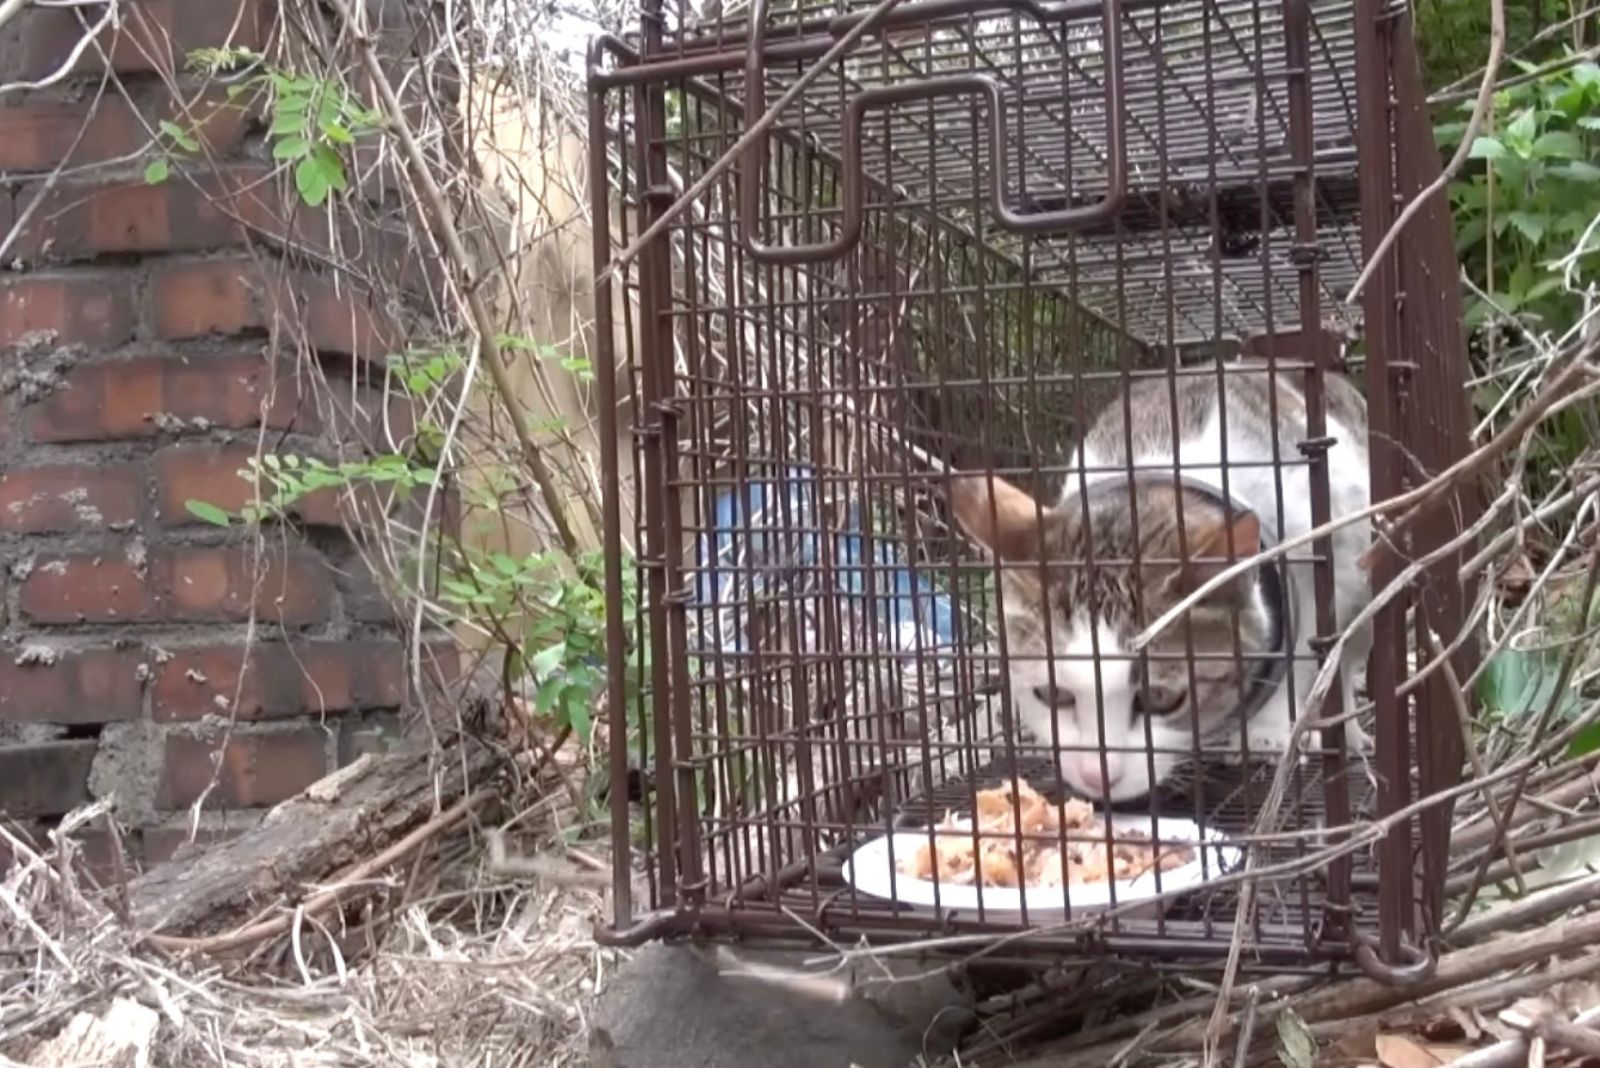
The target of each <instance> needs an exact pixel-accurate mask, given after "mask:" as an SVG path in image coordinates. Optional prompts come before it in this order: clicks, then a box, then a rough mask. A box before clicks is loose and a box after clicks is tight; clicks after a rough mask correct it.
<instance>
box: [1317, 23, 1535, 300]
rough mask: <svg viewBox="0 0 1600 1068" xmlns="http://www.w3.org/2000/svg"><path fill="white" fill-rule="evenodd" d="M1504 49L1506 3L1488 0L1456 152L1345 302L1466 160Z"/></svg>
mask: <svg viewBox="0 0 1600 1068" xmlns="http://www.w3.org/2000/svg"><path fill="white" fill-rule="evenodd" d="M1505 49H1506V6H1505V0H1489V60H1488V62H1487V63H1486V64H1485V65H1484V68H1483V81H1482V82H1480V83H1479V85H1478V100H1477V103H1475V104H1473V106H1472V117H1471V118H1469V119H1468V120H1467V128H1466V130H1465V131H1464V132H1463V133H1462V135H1461V144H1459V145H1457V146H1456V151H1455V155H1453V156H1451V157H1450V162H1449V163H1447V164H1445V166H1444V169H1443V170H1442V171H1440V172H1439V176H1438V177H1437V178H1435V179H1434V180H1433V181H1431V182H1429V183H1428V186H1427V188H1426V189H1424V190H1423V191H1422V192H1420V193H1418V194H1417V195H1416V196H1415V197H1413V198H1412V199H1411V203H1409V204H1407V205H1406V206H1405V210H1403V211H1401V212H1400V217H1399V218H1398V219H1396V220H1395V221H1394V225H1393V226H1391V227H1389V230H1388V232H1387V233H1385V234H1384V235H1383V240H1382V241H1379V242H1378V247H1377V248H1376V249H1374V250H1373V252H1372V255H1371V256H1369V257H1368V258H1367V265H1366V266H1365V267H1363V268H1362V269H1361V274H1360V275H1358V276H1357V277H1356V283H1355V285H1353V286H1351V287H1350V292H1349V294H1347V295H1346V296H1345V298H1344V302H1345V303H1346V304H1354V303H1355V302H1356V301H1357V300H1359V299H1360V297H1361V291H1362V290H1364V289H1365V288H1366V287H1367V282H1368V280H1370V279H1371V278H1372V275H1373V272H1375V271H1376V270H1377V269H1378V264H1380V263H1382V262H1383V259H1384V257H1385V256H1387V255H1389V249H1390V248H1392V247H1393V245H1394V243H1395V242H1396V241H1397V240H1399V238H1400V232H1401V231H1402V230H1404V229H1405V228H1406V224H1407V223H1409V222H1410V221H1411V220H1412V219H1414V218H1416V216H1417V213H1418V212H1420V211H1421V210H1422V209H1423V208H1424V207H1426V206H1427V205H1428V202H1429V201H1430V200H1432V199H1433V198H1434V197H1436V196H1438V195H1439V193H1440V192H1441V191H1443V190H1444V188H1445V187H1446V186H1448V185H1449V184H1450V181H1451V179H1453V178H1455V176H1456V172H1457V171H1459V170H1460V169H1461V165H1462V164H1463V163H1465V162H1466V161H1467V156H1468V155H1469V154H1471V152H1472V143H1473V142H1474V141H1476V140H1477V138H1478V130H1479V129H1480V128H1481V127H1482V126H1483V122H1484V119H1485V118H1486V117H1487V116H1488V114H1489V108H1490V106H1491V105H1492V104H1493V103H1494V80H1495V78H1496V76H1497V75H1498V74H1499V73H1500V57H1501V56H1502V55H1504V54H1505Z"/></svg>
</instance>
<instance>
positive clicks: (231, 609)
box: [20, 546, 332, 626]
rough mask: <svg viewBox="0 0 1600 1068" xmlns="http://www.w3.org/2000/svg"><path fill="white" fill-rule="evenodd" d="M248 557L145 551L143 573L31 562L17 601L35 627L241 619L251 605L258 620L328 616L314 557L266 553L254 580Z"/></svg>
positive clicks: (72, 559) (74, 562) (295, 622)
mask: <svg viewBox="0 0 1600 1068" xmlns="http://www.w3.org/2000/svg"><path fill="white" fill-rule="evenodd" d="M253 556H254V554H253V551H252V550H251V549H249V548H248V547H244V546H238V547H228V548H185V549H170V550H165V551H160V552H158V551H151V552H149V553H148V555H147V558H146V560H145V568H144V569H143V570H140V569H137V568H135V567H134V565H133V564H131V563H129V561H128V560H127V559H126V558H124V557H97V556H90V555H87V554H73V555H65V556H57V557H52V558H45V557H39V558H36V559H35V561H34V566H33V569H32V571H31V572H29V574H28V577H27V578H26V579H25V580H23V583H22V590H21V595H20V603H21V605H22V612H23V614H24V615H25V616H27V617H28V618H29V619H31V620H33V621H34V622H36V623H130V622H145V623H148V622H172V623H183V622H192V623H209V622H242V621H244V620H246V619H248V618H249V616H250V610H251V606H252V603H253V604H254V607H255V611H256V616H257V618H258V619H260V620H262V621H263V622H268V623H282V624H284V625H286V626H304V625H306V624H310V623H321V622H324V621H326V620H327V619H328V616H329V612H330V607H331V597H332V594H331V592H330V590H329V585H330V584H329V582H328V577H327V574H326V570H325V568H324V566H323V564H322V562H321V560H320V559H319V558H318V557H317V556H316V554H314V553H311V552H309V551H291V552H289V553H287V554H285V553H284V552H282V551H280V550H275V549H268V551H266V552H265V553H263V554H262V558H261V564H262V568H263V573H262V575H261V577H260V581H259V582H257V581H256V580H255V577H254V574H253V566H252V565H253V562H254V560H253Z"/></svg>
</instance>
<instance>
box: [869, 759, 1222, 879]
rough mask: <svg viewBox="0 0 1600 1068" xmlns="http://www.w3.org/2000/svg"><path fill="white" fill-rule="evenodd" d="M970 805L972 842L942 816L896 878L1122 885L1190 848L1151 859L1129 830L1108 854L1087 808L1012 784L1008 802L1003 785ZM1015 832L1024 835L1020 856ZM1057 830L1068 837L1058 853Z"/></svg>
mask: <svg viewBox="0 0 1600 1068" xmlns="http://www.w3.org/2000/svg"><path fill="white" fill-rule="evenodd" d="M977 801H978V803H977V813H976V829H977V835H976V839H977V841H976V843H974V834H973V830H974V821H973V820H972V819H970V818H966V817H961V816H956V815H954V814H953V813H946V814H945V818H944V820H943V821H942V822H941V823H940V824H939V825H938V827H936V828H935V830H936V831H937V832H938V833H937V834H936V835H935V837H934V840H933V842H931V843H928V844H925V845H923V846H922V848H920V849H918V850H917V851H916V853H914V854H913V855H911V856H909V857H906V858H904V859H903V860H901V862H900V872H901V874H903V875H909V876H911V877H912V878H913V879H924V880H931V879H933V878H934V873H935V872H936V871H937V872H938V881H939V882H941V883H953V884H955V885H957V886H970V885H971V884H973V883H975V882H981V883H982V885H984V886H1006V887H1017V886H1030V887H1033V886H1062V885H1064V884H1066V885H1078V884H1082V883H1097V882H1104V881H1105V880H1106V879H1107V878H1114V879H1116V880H1118V881H1126V880H1129V879H1133V878H1136V877H1137V876H1140V875H1143V874H1144V873H1145V872H1148V871H1149V870H1150V869H1152V868H1155V867H1157V866H1159V867H1160V869H1161V870H1162V871H1170V870H1172V869H1173V868H1178V867H1182V866H1183V865H1185V864H1188V863H1189V862H1190V861H1191V860H1193V859H1194V850H1193V848H1191V847H1190V846H1188V845H1174V844H1172V843H1164V845H1163V848H1162V851H1161V854H1160V855H1159V856H1158V855H1157V854H1156V850H1155V845H1154V843H1152V842H1151V841H1150V838H1149V836H1148V835H1145V834H1142V833H1139V832H1136V831H1118V832H1117V834H1116V837H1115V838H1114V839H1113V841H1112V845H1111V848H1110V849H1109V850H1108V849H1107V848H1106V842H1105V826H1104V825H1103V824H1102V823H1101V822H1100V821H1099V820H1097V819H1096V818H1095V814H1094V809H1093V807H1092V806H1090V805H1089V803H1088V802H1086V801H1081V800H1078V799H1077V798H1073V799H1071V800H1068V801H1067V802H1066V803H1065V804H1060V805H1053V804H1051V803H1050V802H1049V801H1048V800H1046V799H1045V798H1044V796H1043V795H1041V794H1040V793H1039V792H1038V791H1037V790H1035V789H1034V788H1033V787H1031V786H1029V785H1028V784H1027V783H1026V782H1023V781H1020V780H1019V781H1018V783H1017V788H1016V791H1015V796H1013V791H1012V788H1011V785H1010V784H1009V783H1007V784H1005V785H1003V786H999V787H996V788H995V789H993V790H980V791H979V792H978V798H977ZM1019 831H1020V832H1021V834H1022V835H1023V836H1024V837H1023V839H1022V852H1021V854H1020V855H1019V854H1018V852H1017V834H1018V832H1019ZM1062 831H1065V832H1067V834H1068V835H1069V836H1070V838H1069V841H1068V842H1067V847H1066V849H1065V850H1063V849H1062V848H1061V840H1060V837H1059V835H1060V832H1062ZM1049 838H1055V842H1054V843H1052V842H1051V841H1049V840H1048V839H1049ZM975 844H976V848H974V845H975Z"/></svg>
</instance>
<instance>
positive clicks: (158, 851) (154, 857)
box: [144, 819, 249, 867]
mask: <svg viewBox="0 0 1600 1068" xmlns="http://www.w3.org/2000/svg"><path fill="white" fill-rule="evenodd" d="M247 830H249V827H242V826H241V827H201V828H199V829H198V830H197V831H196V832H195V837H194V841H193V842H190V841H189V821H188V819H184V820H183V821H182V822H181V823H177V824H167V825H164V826H161V827H146V828H145V829H144V862H145V866H146V867H150V866H152V865H155V864H165V863H166V862H167V861H169V860H171V859H173V858H174V857H176V856H177V855H178V851H179V850H183V851H184V852H185V854H187V853H188V852H189V850H191V849H192V850H194V851H196V852H203V851H204V850H205V848H206V847H207V846H210V845H216V844H217V843H218V842H226V841H228V840H229V839H232V838H237V837H239V836H240V835H241V834H243V833H244V832H245V831H247Z"/></svg>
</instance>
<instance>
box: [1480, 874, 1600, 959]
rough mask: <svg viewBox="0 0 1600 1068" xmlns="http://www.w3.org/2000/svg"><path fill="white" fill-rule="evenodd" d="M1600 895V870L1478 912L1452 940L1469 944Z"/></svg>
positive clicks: (1564, 910) (1571, 907) (1570, 907)
mask: <svg viewBox="0 0 1600 1068" xmlns="http://www.w3.org/2000/svg"><path fill="white" fill-rule="evenodd" d="M1597 897H1600V874H1594V875H1586V876H1584V877H1583V878H1581V879H1578V880H1576V881H1574V882H1570V883H1563V884H1562V885H1560V886H1553V887H1550V888H1549V889H1546V890H1540V891H1539V892H1538V893H1535V894H1530V895H1529V896H1527V897H1525V898H1523V899H1522V900H1520V901H1514V902H1512V903H1511V904H1509V905H1502V906H1500V907H1499V908H1497V909H1492V910H1490V911H1488V912H1485V913H1483V914H1482V915H1479V916H1475V917H1473V918H1472V919H1470V920H1468V921H1467V922H1465V923H1463V924H1462V925H1461V926H1460V927H1457V928H1456V930H1455V933H1454V934H1452V935H1450V943H1451V944H1452V945H1456V946H1468V945H1472V944H1473V943H1474V942H1481V941H1483V940H1484V939H1485V938H1489V937H1492V936H1494V935H1497V934H1499V933H1501V932H1502V931H1507V930H1510V929H1512V928H1516V927H1522V926H1524V925H1526V924H1529V923H1531V922H1533V921H1535V920H1542V919H1544V918H1546V917H1547V916H1554V915H1555V914H1556V913H1558V912H1566V911H1567V910H1568V909H1573V908H1577V907H1578V906H1579V905H1582V904H1585V903H1587V902H1590V901H1593V900H1595V899H1596V898H1597Z"/></svg>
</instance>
